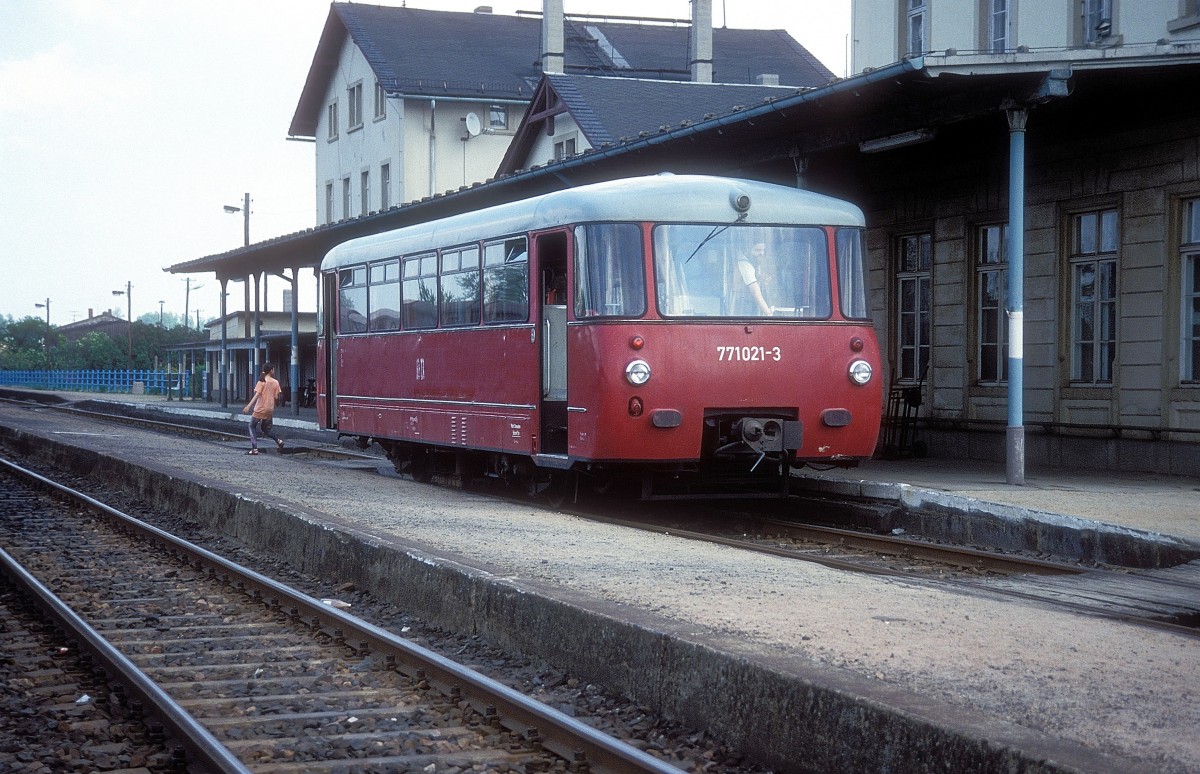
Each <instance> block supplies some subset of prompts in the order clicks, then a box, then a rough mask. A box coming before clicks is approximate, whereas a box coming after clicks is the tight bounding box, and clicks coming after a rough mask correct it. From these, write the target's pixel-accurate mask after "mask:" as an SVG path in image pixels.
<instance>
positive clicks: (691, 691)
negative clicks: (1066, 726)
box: [0, 428, 1151, 772]
mask: <svg viewBox="0 0 1200 774" xmlns="http://www.w3.org/2000/svg"><path fill="white" fill-rule="evenodd" d="M0 440H2V441H3V443H4V444H5V445H7V446H11V447H14V448H18V449H20V450H21V451H22V452H24V453H30V454H33V455H34V456H35V457H40V458H43V459H45V460H46V461H48V462H53V463H54V464H57V465H61V466H64V467H67V468H68V469H72V470H74V471H75V472H77V473H79V474H81V475H89V476H93V477H97V478H102V479H103V480H104V481H105V482H107V483H109V484H113V483H120V484H121V485H122V486H124V487H125V488H126V489H128V490H129V491H131V492H132V493H133V494H135V495H137V496H138V497H141V498H143V499H145V500H147V501H148V502H151V503H153V504H154V505H155V506H156V507H160V508H164V509H177V510H180V511H183V510H186V511H188V512H189V513H192V514H194V515H196V517H197V518H199V519H200V520H201V521H202V523H204V524H205V525H206V526H207V527H209V528H211V529H213V530H214V531H217V532H219V533H221V534H226V535H229V536H231V537H234V538H236V539H238V540H241V541H242V542H244V543H246V544H247V545H250V546H252V547H254V548H256V549H258V550H261V551H264V552H266V553H269V554H270V555H272V556H275V557H278V558H279V559H281V560H284V561H287V562H289V563H291V564H292V565H293V566H296V567H297V568H299V569H301V570H303V571H305V572H308V573H311V574H315V575H318V576H323V577H336V578H337V579H338V580H339V581H352V582H354V583H355V584H357V585H358V586H359V587H360V588H362V589H364V590H368V591H370V592H371V593H372V594H374V595H376V596H377V597H379V598H380V599H385V600H390V601H392V602H394V603H395V604H399V605H402V606H404V608H405V609H407V610H409V611H411V612H412V613H413V614H415V615H418V616H421V617H423V618H424V619H426V620H427V621H429V622H431V623H434V624H435V625H438V626H442V627H445V628H447V629H450V630H454V631H460V632H469V633H475V634H479V635H481V636H484V637H485V638H487V639H490V640H493V641H495V642H497V643H499V644H501V645H504V646H507V647H511V648H514V649H516V650H519V651H521V652H524V653H527V654H530V655H533V656H537V657H540V658H544V659H546V660H548V661H550V662H551V663H554V664H556V665H557V666H559V667H560V668H564V669H567V670H569V671H571V672H573V673H575V674H576V675H578V676H581V677H584V678H585V679H588V680H592V681H596V682H599V683H601V684H603V685H605V686H607V687H608V688H609V689H610V690H613V691H616V692H620V693H623V694H625V695H628V696H631V697H632V698H634V699H635V700H637V701H639V702H642V703H644V704H646V705H647V706H650V707H653V708H654V709H655V710H656V711H658V712H660V713H662V714H664V715H665V716H667V717H672V718H676V719H678V720H680V721H681V722H684V723H686V724H688V725H692V726H694V727H698V728H707V729H709V730H710V731H712V732H713V733H714V734H716V735H717V736H719V737H720V738H723V739H726V740H728V741H729V742H730V743H732V744H734V745H736V746H739V747H740V749H742V750H743V751H744V752H745V753H746V754H747V755H748V756H749V757H750V758H751V759H753V760H756V761H758V762H760V763H762V764H763V765H767V766H771V767H773V768H775V769H776V770H778V771H781V772H782V771H833V770H836V771H851V770H853V771H865V770H875V769H876V768H877V767H879V766H880V765H882V766H883V768H884V769H886V770H892V771H915V772H919V771H933V770H937V771H945V770H955V771H1011V772H1065V771H1070V772H1076V771H1079V772H1083V771H1106V772H1107V771H1130V772H1137V771H1150V770H1151V769H1149V768H1148V767H1142V766H1140V765H1139V764H1138V763H1137V762H1136V761H1130V760H1125V759H1114V758H1111V757H1109V756H1105V755H1103V754H1101V753H1099V752H1098V751H1095V750H1092V749H1090V748H1085V747H1082V746H1080V745H1077V744H1074V743H1071V742H1066V741H1062V740H1057V739H1054V738H1051V737H1048V736H1045V735H1043V734H1040V733H1038V732H1036V731H1033V730H1029V729H1025V728H1021V727H1018V726H1014V725H1011V724H1006V723H998V722H996V721H995V720H994V719H991V718H987V717H981V716H977V715H976V714H974V713H971V712H969V711H964V710H962V709H961V708H955V707H950V706H946V705H942V704H940V703H936V702H932V701H929V700H926V699H923V698H922V697H918V696H914V695H912V694H911V693H909V692H907V691H905V690H903V689H900V688H898V687H894V686H889V685H887V684H886V683H878V682H875V681H871V680H868V679H866V678H862V677H858V676H856V675H853V674H851V673H848V672H836V671H833V670H826V669H804V668H800V669H797V668H796V665H795V664H794V663H789V664H787V665H786V670H785V665H782V664H772V663H766V662H764V661H763V660H761V659H749V658H745V657H740V656H738V655H736V643H730V645H731V648H730V650H729V652H722V651H720V650H717V649H715V648H713V647H709V646H707V645H705V644H703V643H698V642H695V641H690V640H688V639H687V637H686V633H685V632H680V631H670V630H669V627H665V626H664V625H663V623H662V620H661V619H656V620H649V618H650V617H649V616H643V617H640V618H641V620H639V616H638V615H637V614H636V611H634V612H635V614H634V615H630V611H629V610H626V609H620V610H619V612H620V616H619V617H618V615H617V613H618V608H616V607H615V606H613V607H612V609H610V610H605V609H603V607H604V606H603V605H599V606H598V605H596V604H594V603H591V604H588V605H587V606H586V607H585V606H584V604H583V601H582V600H569V599H564V598H561V597H560V598H551V597H550V596H547V595H545V594H542V593H537V590H536V589H531V588H529V587H528V586H524V585H522V584H519V583H515V582H513V581H510V580H505V579H500V578H497V577H495V576H491V575H489V574H487V573H484V572H481V571H479V570H477V569H472V568H469V567H466V566H463V565H461V564H458V563H456V562H453V561H450V560H447V559H445V558H441V557H436V556H432V555H429V554H424V553H421V552H419V551H414V550H412V549H411V548H406V547H404V546H403V545H399V544H393V543H389V542H387V541H383V540H380V539H379V538H377V537H373V536H368V535H364V534H363V533H361V532H360V531H358V530H355V529H354V528H353V527H351V526H350V525H338V524H335V523H331V522H330V520H329V518H328V517H327V516H326V515H324V514H319V513H310V512H306V511H305V510H304V508H303V507H302V506H299V505H294V504H293V505H289V506H288V507H280V506H277V505H271V504H268V503H266V502H263V501H262V500H260V499H258V498H257V497H256V496H255V495H253V494H249V493H230V492H226V491H224V490H222V489H221V488H220V487H217V486H209V485H207V483H206V482H205V481H202V480H191V479H188V478H185V477H180V476H178V475H174V474H172V473H171V472H170V471H169V470H167V469H163V470H156V469H151V468H149V467H145V466H142V465H138V464H135V463H131V462H127V461H124V460H120V459H116V458H114V457H110V456H107V455H98V454H95V453H93V452H91V451H86V450H80V449H76V447H73V446H71V445H70V444H67V443H64V442H61V441H58V440H51V439H45V438H41V437H38V436H33V435H30V434H27V433H23V432H21V431H17V430H13V429H11V428H0ZM747 701H749V702H751V703H752V706H750V707H747V706H746V702H747ZM881 762H882V764H881Z"/></svg>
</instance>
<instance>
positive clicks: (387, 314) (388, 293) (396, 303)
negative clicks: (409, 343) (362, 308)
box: [369, 260, 400, 331]
mask: <svg viewBox="0 0 1200 774" xmlns="http://www.w3.org/2000/svg"><path fill="white" fill-rule="evenodd" d="M369 274H370V283H371V284H370V293H369V300H370V302H371V319H370V322H369V325H370V329H371V330H372V331H397V330H400V261H398V260H396V261H385V262H384V263H376V264H372V265H371V269H370V272H369Z"/></svg>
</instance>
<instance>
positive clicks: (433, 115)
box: [429, 99, 437, 196]
mask: <svg viewBox="0 0 1200 774" xmlns="http://www.w3.org/2000/svg"><path fill="white" fill-rule="evenodd" d="M436 140H437V100H436V99H430V100H429V195H430V196H433V195H434V194H435V193H437V147H436V146H435V142H436Z"/></svg>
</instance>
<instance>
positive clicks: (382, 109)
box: [375, 81, 387, 120]
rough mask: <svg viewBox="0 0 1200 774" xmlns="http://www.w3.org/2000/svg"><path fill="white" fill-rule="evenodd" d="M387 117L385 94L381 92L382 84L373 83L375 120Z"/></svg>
mask: <svg viewBox="0 0 1200 774" xmlns="http://www.w3.org/2000/svg"><path fill="white" fill-rule="evenodd" d="M386 115H387V93H386V92H385V91H384V90H383V84H382V83H380V82H379V81H375V119H376V120H378V119H380V118H383V117H385V116H386Z"/></svg>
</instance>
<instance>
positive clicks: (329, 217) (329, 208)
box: [325, 183, 333, 223]
mask: <svg viewBox="0 0 1200 774" xmlns="http://www.w3.org/2000/svg"><path fill="white" fill-rule="evenodd" d="M325 222H326V223H332V222H333V183H326V184H325Z"/></svg>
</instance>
